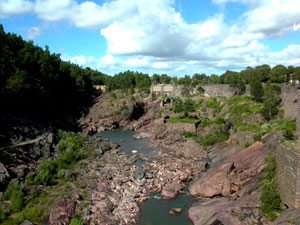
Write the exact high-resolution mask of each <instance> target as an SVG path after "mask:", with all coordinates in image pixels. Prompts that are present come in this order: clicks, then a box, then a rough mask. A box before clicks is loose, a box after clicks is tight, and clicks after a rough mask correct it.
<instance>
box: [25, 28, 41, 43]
mask: <svg viewBox="0 0 300 225" xmlns="http://www.w3.org/2000/svg"><path fill="white" fill-rule="evenodd" d="M41 33H42V28H40V27H31V28H29V30H28V33H27V38H28V39H31V40H33V39H35V38H36V37H38V36H40V35H41Z"/></svg>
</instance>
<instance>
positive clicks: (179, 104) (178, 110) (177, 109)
mask: <svg viewBox="0 0 300 225" xmlns="http://www.w3.org/2000/svg"><path fill="white" fill-rule="evenodd" d="M182 104H183V102H182V100H181V99H179V98H177V99H176V100H175V102H174V108H173V111H174V112H175V113H181V112H183V106H182Z"/></svg>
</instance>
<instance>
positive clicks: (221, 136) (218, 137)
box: [197, 131, 228, 147]
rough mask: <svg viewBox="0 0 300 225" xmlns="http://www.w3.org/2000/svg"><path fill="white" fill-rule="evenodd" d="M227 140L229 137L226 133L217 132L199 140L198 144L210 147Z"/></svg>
mask: <svg viewBox="0 0 300 225" xmlns="http://www.w3.org/2000/svg"><path fill="white" fill-rule="evenodd" d="M227 139H228V135H227V134H226V133H223V132H219V131H216V132H214V133H211V134H207V135H206V136H204V137H201V138H199V139H198V140H197V142H198V143H200V144H201V145H203V146H204V147H208V146H211V145H214V144H216V143H220V142H224V141H226V140H227Z"/></svg>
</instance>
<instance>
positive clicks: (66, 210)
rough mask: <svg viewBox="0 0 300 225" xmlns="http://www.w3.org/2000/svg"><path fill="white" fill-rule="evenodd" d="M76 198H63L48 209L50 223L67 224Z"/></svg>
mask: <svg viewBox="0 0 300 225" xmlns="http://www.w3.org/2000/svg"><path fill="white" fill-rule="evenodd" d="M76 204H77V202H76V200H73V199H65V200H64V201H62V202H61V203H59V204H58V205H57V206H55V207H53V208H52V209H51V211H50V216H49V224H50V225H68V224H69V221H70V219H71V218H72V216H73V215H74V213H75V210H76Z"/></svg>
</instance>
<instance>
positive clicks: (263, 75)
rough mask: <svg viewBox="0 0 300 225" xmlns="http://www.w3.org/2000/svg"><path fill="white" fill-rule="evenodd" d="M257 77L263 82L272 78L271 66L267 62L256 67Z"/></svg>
mask: <svg viewBox="0 0 300 225" xmlns="http://www.w3.org/2000/svg"><path fill="white" fill-rule="evenodd" d="M255 71H256V73H257V76H258V77H257V78H258V80H259V81H261V82H267V81H268V80H269V79H270V73H271V67H270V66H269V65H267V64H263V65H260V66H257V67H255Z"/></svg>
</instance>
